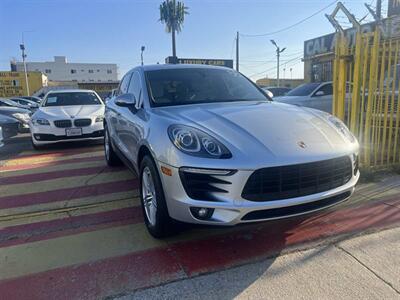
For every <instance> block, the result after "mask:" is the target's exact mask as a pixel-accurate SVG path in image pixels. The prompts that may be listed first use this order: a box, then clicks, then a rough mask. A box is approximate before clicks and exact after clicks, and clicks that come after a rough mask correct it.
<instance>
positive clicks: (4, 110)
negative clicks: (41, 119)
mask: <svg viewBox="0 0 400 300" xmlns="http://www.w3.org/2000/svg"><path fill="white" fill-rule="evenodd" d="M16 113H20V114H28V115H29V114H31V111H30V110H28V109H24V108H18V107H9V106H2V107H0V114H2V115H6V116H11V115H12V114H16Z"/></svg>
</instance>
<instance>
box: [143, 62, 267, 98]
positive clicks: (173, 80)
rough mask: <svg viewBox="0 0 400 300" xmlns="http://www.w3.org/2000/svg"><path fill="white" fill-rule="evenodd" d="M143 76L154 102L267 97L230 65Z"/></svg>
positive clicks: (152, 72) (153, 72)
mask: <svg viewBox="0 0 400 300" xmlns="http://www.w3.org/2000/svg"><path fill="white" fill-rule="evenodd" d="M146 78H147V84H148V88H149V92H150V95H151V97H152V102H153V105H154V106H169V105H182V104H194V103H210V102H227V101H247V100H267V98H266V96H265V95H264V94H263V93H261V92H260V91H259V90H258V89H257V88H256V87H255V86H254V85H253V84H252V83H251V82H250V81H249V80H248V79H246V78H245V77H244V76H243V75H241V74H240V73H238V72H236V71H234V70H229V69H226V70H225V69H206V68H187V69H170V70H157V71H147V72H146Z"/></svg>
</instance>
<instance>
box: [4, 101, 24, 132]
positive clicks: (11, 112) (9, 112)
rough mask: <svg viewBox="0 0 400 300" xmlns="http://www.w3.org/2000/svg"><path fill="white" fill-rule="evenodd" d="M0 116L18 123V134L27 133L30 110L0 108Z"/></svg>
mask: <svg viewBox="0 0 400 300" xmlns="http://www.w3.org/2000/svg"><path fill="white" fill-rule="evenodd" d="M0 115H4V116H7V117H10V118H14V119H16V120H17V121H19V132H27V131H29V120H30V116H31V111H30V110H28V109H24V108H18V107H11V106H0Z"/></svg>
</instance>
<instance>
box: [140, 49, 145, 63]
mask: <svg viewBox="0 0 400 300" xmlns="http://www.w3.org/2000/svg"><path fill="white" fill-rule="evenodd" d="M144 49H146V48H145V47H144V46H142V47H141V48H140V59H141V61H142V66H143V51H144Z"/></svg>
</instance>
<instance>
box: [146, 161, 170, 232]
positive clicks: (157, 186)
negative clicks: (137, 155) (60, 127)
mask: <svg viewBox="0 0 400 300" xmlns="http://www.w3.org/2000/svg"><path fill="white" fill-rule="evenodd" d="M139 173H140V174H139V182H140V184H139V189H140V200H141V203H142V211H143V216H144V220H145V224H146V227H147V230H148V231H149V232H150V234H151V235H152V236H153V237H155V238H164V237H168V236H171V235H173V234H175V233H176V223H175V222H174V220H173V219H172V218H171V217H170V216H169V214H168V208H167V203H166V201H165V195H164V190H163V187H162V184H161V179H160V176H159V173H158V171H157V167H156V165H155V163H154V161H153V159H152V158H151V157H150V156H149V155H146V156H145V157H144V158H143V160H142V161H141V164H140V172H139ZM151 194H152V195H151ZM150 195H151V196H150ZM145 198H147V199H148V200H146V201H145ZM149 201H151V202H149ZM145 202H146V204H145ZM154 204H155V210H154ZM152 209H153V211H152Z"/></svg>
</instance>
